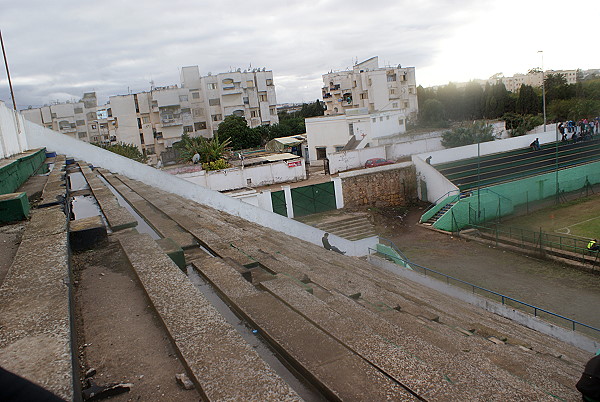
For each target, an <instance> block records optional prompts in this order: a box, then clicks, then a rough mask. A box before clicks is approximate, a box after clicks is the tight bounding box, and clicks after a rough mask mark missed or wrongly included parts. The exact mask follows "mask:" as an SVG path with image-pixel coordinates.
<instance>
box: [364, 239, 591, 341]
mask: <svg viewBox="0 0 600 402" xmlns="http://www.w3.org/2000/svg"><path fill="white" fill-rule="evenodd" d="M371 251H374V252H375V253H376V254H383V255H385V256H388V257H393V258H398V257H397V256H392V255H390V254H387V253H383V252H380V251H377V250H375V249H372V248H370V247H369V255H370V254H371ZM401 259H402V260H403V261H404V262H405V263H407V264H410V266H411V267H419V268H421V269H423V272H424V275H425V276H427V272H433V273H435V274H437V275H440V276H443V277H445V278H446V284H448V285H450V279H452V280H454V281H456V282H459V283H462V284H465V285H467V286H470V287H471V289H472V292H473V294H475V289H479V290H481V291H483V292H487V293H490V294H493V295H496V296H499V297H500V298H501V299H502V304H503V305H504V304H505V300H510V301H513V302H515V303H517V304H520V305H523V306H526V307H529V308H532V309H533V315H534V316H535V317H537V313H538V311H540V312H544V313H546V314H549V315H551V316H553V317H557V318H560V319H562V320H565V321H568V322H570V323H571V324H572V328H573V331H575V330H576V329H575V325H580V326H582V327H585V328H588V329H591V330H593V331H596V332H597V333H598V334H599V335H600V328H596V327H593V326H591V325H587V324H584V323H582V322H579V321H575V320H573V319H571V318H568V317H565V316H562V315H560V314H557V313H553V312H551V311H548V310H545V309H543V308H540V307H537V306H534V305H532V304H529V303H525V302H523V301H521V300H518V299H515V298H512V297H510V296H506V295H503V294H502V293H498V292H494V291H493V290H489V289H486V288H482V287H481V286H477V285H474V284H472V283H470V282H466V281H463V280H462V279H458V278H455V277H453V276H450V275H446V274H444V273H441V272H438V271H436V270H433V269H430V268H427V267H424V266H422V265H419V264H415V263H414V262H412V261H410V260H408V259H404V258H401Z"/></svg>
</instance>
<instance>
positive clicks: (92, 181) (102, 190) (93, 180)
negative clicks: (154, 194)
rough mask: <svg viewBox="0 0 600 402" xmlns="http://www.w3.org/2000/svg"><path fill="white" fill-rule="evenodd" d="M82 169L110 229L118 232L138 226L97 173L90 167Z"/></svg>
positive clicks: (82, 166)
mask: <svg viewBox="0 0 600 402" xmlns="http://www.w3.org/2000/svg"><path fill="white" fill-rule="evenodd" d="M80 167H81V172H82V173H83V175H84V176H85V179H86V181H87V182H88V184H89V185H90V189H91V190H92V192H93V193H94V197H95V198H96V201H97V202H98V205H99V206H100V209H102V213H103V214H104V216H105V217H106V220H107V221H108V225H109V226H110V228H111V229H112V230H113V231H118V230H122V229H127V228H131V227H135V226H137V221H136V220H135V218H134V217H133V216H132V215H131V214H130V213H129V211H127V209H125V208H124V207H122V206H121V205H119V202H118V201H117V198H116V197H115V196H114V194H113V193H112V192H111V191H110V189H109V188H108V187H106V184H104V183H103V182H102V180H100V179H99V178H98V177H97V176H96V173H94V172H93V171H92V169H90V168H89V166H86V165H80Z"/></svg>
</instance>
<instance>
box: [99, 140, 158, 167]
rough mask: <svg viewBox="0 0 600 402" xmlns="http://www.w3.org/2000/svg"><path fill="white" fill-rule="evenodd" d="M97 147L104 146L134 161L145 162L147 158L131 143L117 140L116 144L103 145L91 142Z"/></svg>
mask: <svg viewBox="0 0 600 402" xmlns="http://www.w3.org/2000/svg"><path fill="white" fill-rule="evenodd" d="M93 145H96V146H97V147H100V148H104V149H106V150H107V151H110V152H113V153H115V154H118V155H121V156H125V157H126V158H129V159H133V160H134V161H137V162H141V163H146V161H147V159H148V158H146V156H145V155H144V154H142V153H141V152H140V150H139V148H138V147H136V146H135V145H132V144H125V143H124V142H119V143H118V144H112V145H105V144H98V143H93Z"/></svg>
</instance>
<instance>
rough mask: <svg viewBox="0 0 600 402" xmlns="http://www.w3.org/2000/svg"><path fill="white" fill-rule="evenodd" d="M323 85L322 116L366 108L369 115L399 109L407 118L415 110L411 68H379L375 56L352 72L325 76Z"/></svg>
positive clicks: (415, 97) (416, 108)
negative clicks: (323, 106) (323, 103)
mask: <svg viewBox="0 0 600 402" xmlns="http://www.w3.org/2000/svg"><path fill="white" fill-rule="evenodd" d="M323 84H324V86H323V94H322V95H323V101H324V102H325V105H326V107H327V110H326V111H325V115H336V114H343V113H345V112H346V111H347V110H349V109H357V108H366V109H367V110H368V111H369V113H372V112H381V111H387V110H401V111H402V112H403V113H404V114H405V115H406V116H409V117H410V116H413V115H416V113H417V111H418V104H417V85H416V79H415V68H414V67H404V68H402V67H401V66H400V65H398V66H397V67H379V59H378V57H372V58H370V59H368V60H365V61H363V62H361V63H357V64H355V65H354V67H353V68H352V70H346V71H338V72H331V73H328V74H324V75H323Z"/></svg>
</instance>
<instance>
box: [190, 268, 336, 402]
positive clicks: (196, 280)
mask: <svg viewBox="0 0 600 402" xmlns="http://www.w3.org/2000/svg"><path fill="white" fill-rule="evenodd" d="M187 273H188V277H189V278H190V281H191V282H192V284H193V285H194V286H196V288H197V289H198V290H199V291H200V292H202V294H203V295H204V297H206V298H207V299H208V301H209V302H210V303H211V304H212V305H213V306H214V307H215V308H216V309H217V311H219V313H221V315H222V316H223V317H224V318H225V320H226V321H227V322H228V323H229V324H230V325H232V326H233V327H234V328H235V330H236V331H237V332H238V333H239V334H240V335H241V336H242V338H244V340H245V341H246V342H247V343H248V344H249V345H250V346H252V348H253V349H254V350H255V351H256V352H257V353H258V354H259V356H260V357H261V358H262V359H263V360H264V361H265V362H267V364H268V365H269V366H270V367H271V368H272V369H273V370H274V371H275V372H276V373H277V374H278V375H279V376H280V377H281V378H283V380H284V381H285V382H287V383H288V385H289V386H290V387H292V389H293V390H294V391H296V392H297V393H298V395H300V397H301V398H302V399H304V400H305V401H325V400H326V399H325V398H324V397H323V396H322V395H321V393H319V391H317V390H316V389H315V388H314V387H313V386H312V385H310V384H309V383H308V382H307V381H306V380H305V379H303V378H302V377H301V376H300V375H299V374H295V373H294V372H293V371H290V369H288V368H287V367H286V366H285V365H284V364H283V363H282V362H281V361H280V360H279V358H278V357H277V355H276V353H275V352H274V351H273V350H272V349H271V348H270V347H269V346H268V343H267V342H266V341H265V340H264V339H263V338H262V337H261V336H260V333H259V332H255V331H257V330H255V329H253V328H251V327H250V326H248V325H246V323H245V322H244V321H242V320H241V319H240V318H239V317H238V316H237V315H235V313H234V312H233V311H232V310H231V309H230V308H229V306H228V305H227V304H226V303H225V302H224V301H223V300H222V299H221V298H220V297H219V295H218V294H217V293H216V292H215V291H214V289H213V287H212V286H211V285H210V284H209V283H208V282H206V280H205V279H204V278H203V277H202V276H201V275H200V274H199V273H198V271H196V269H195V268H194V267H193V266H192V265H188V266H187Z"/></svg>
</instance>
